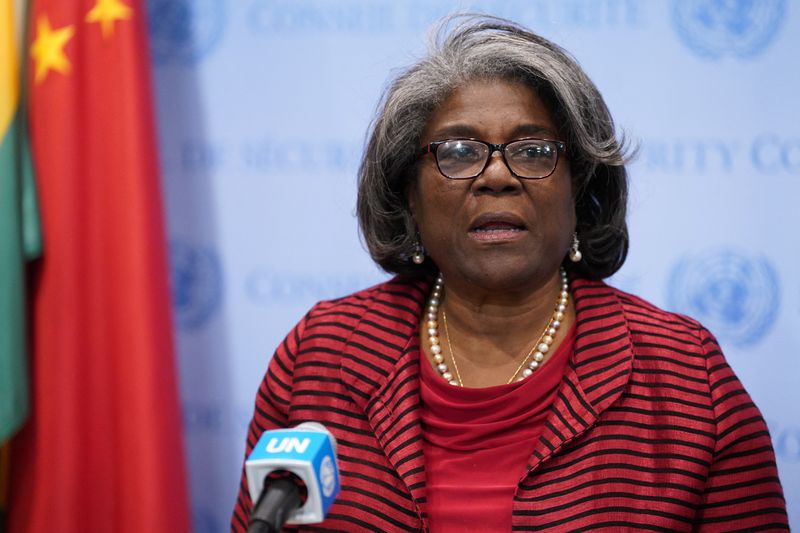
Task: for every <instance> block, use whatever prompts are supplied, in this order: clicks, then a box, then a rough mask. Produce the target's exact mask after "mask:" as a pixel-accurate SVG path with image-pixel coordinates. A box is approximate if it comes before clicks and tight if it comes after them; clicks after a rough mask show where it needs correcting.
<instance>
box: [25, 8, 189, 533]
mask: <svg viewBox="0 0 800 533" xmlns="http://www.w3.org/2000/svg"><path fill="white" fill-rule="evenodd" d="M145 25H146V18H145V9H144V5H143V4H142V2H141V1H137V0H35V1H33V2H32V5H31V9H30V31H29V33H30V38H29V44H30V48H29V55H28V61H29V63H28V66H29V70H28V72H29V77H28V91H29V106H30V107H29V121H30V134H31V144H32V150H33V159H34V166H35V170H36V178H37V187H38V191H39V200H40V209H41V219H42V233H43V238H44V254H43V260H42V263H41V265H40V266H41V268H40V271H39V272H38V275H37V277H36V279H35V281H36V292H35V296H34V301H33V324H32V327H33V342H32V348H33V350H32V351H33V354H32V361H31V389H32V390H31V394H32V405H31V411H32V416H31V419H30V420H29V422H28V423H27V425H26V426H25V427H24V429H23V431H22V432H21V434H20V435H19V437H18V438H16V439H15V440H14V442H13V448H12V468H13V473H12V481H11V483H12V485H11V491H10V492H11V496H10V502H9V505H10V509H9V519H10V523H9V525H10V531H12V532H14V533H21V532H38V531H52V530H57V531H60V532H68V533H69V532H76V533H77V532H81V533H83V532H87V531H116V532H128V531H129V532H136V533H139V532H143V531H147V532H176V531H178V532H180V531H187V530H189V529H190V526H189V518H188V515H189V513H188V503H187V493H186V488H185V484H186V478H185V467H184V462H183V444H182V439H181V424H180V414H179V409H178V395H177V386H176V378H175V370H174V367H175V360H174V353H173V342H172V334H171V321H170V314H169V311H170V307H169V292H168V281H167V259H166V250H165V240H164V224H163V216H162V210H161V200H160V191H159V175H158V161H157V156H156V146H155V139H156V131H155V127H154V121H153V105H152V97H151V85H150V73H149V61H148V53H147V42H146V40H145V35H146V30H145Z"/></svg>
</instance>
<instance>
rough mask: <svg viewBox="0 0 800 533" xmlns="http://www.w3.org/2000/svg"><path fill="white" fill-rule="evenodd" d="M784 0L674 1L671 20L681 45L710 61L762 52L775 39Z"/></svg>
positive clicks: (745, 56)
mask: <svg viewBox="0 0 800 533" xmlns="http://www.w3.org/2000/svg"><path fill="white" fill-rule="evenodd" d="M785 14H786V0H673V3H672V21H673V23H674V24H675V29H676V30H677V32H678V35H679V36H680V38H681V40H682V41H683V43H684V44H685V45H686V46H688V47H689V48H690V49H691V50H692V51H694V52H695V53H696V54H698V55H700V56H703V57H707V58H710V59H719V58H720V57H723V56H726V55H731V56H736V57H741V58H747V57H754V56H756V55H758V54H759V53H761V52H762V51H763V50H764V49H765V48H766V47H767V46H768V45H769V44H770V43H771V42H772V40H773V39H774V38H775V36H776V35H777V33H778V30H779V28H780V25H781V23H782V22H783V19H784V18H785Z"/></svg>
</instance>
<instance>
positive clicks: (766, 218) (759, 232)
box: [149, 0, 800, 533]
mask: <svg viewBox="0 0 800 533" xmlns="http://www.w3.org/2000/svg"><path fill="white" fill-rule="evenodd" d="M149 8H150V14H149V18H150V33H151V46H152V54H153V65H154V73H155V91H156V97H157V103H158V114H159V117H158V118H159V123H160V144H161V156H162V168H163V179H164V192H165V197H166V206H167V209H168V213H167V217H168V223H169V224H168V231H169V238H170V243H171V260H172V271H173V272H172V277H173V285H174V289H173V293H174V306H175V316H176V332H177V335H176V337H177V340H178V349H179V364H180V375H181V390H182V403H183V413H184V430H185V436H186V446H187V454H188V461H189V470H190V484H191V491H192V502H193V513H194V520H195V528H196V531H197V532H198V533H205V532H211V531H224V530H226V529H227V523H228V518H229V516H230V511H231V509H232V506H233V502H234V498H235V494H236V490H237V484H238V478H239V467H240V463H241V460H242V453H243V445H244V437H245V429H246V425H247V422H248V420H249V417H250V414H251V410H252V405H253V398H254V394H255V391H256V387H257V385H258V382H259V381H260V379H261V377H262V375H263V372H264V370H265V368H266V365H267V362H268V360H269V357H270V355H271V353H272V351H273V349H274V348H275V346H276V345H277V344H278V342H279V341H280V340H281V339H282V338H283V336H284V335H285V334H286V332H287V331H288V330H289V329H290V328H291V327H292V326H293V325H294V323H295V322H296V321H297V320H298V319H299V318H300V317H301V316H302V315H303V314H304V313H305V311H306V310H307V309H308V308H309V307H310V306H311V305H312V304H313V303H314V302H316V301H317V300H320V299H323V298H330V297H335V296H340V295H343V294H346V293H348V292H351V291H353V290H355V289H358V288H362V287H365V286H367V285H371V284H373V283H375V282H377V281H379V280H381V279H383V278H384V277H385V275H384V274H382V273H381V272H380V271H379V270H378V269H377V268H376V267H375V266H374V265H373V264H372V263H371V261H370V259H369V257H368V256H367V254H366V253H365V252H364V250H363V247H362V245H361V244H360V242H359V239H358V234H357V225H356V220H355V217H354V206H355V188H356V185H355V184H356V179H355V171H356V166H357V164H358V158H359V154H360V153H361V150H362V147H363V144H364V139H365V132H366V129H367V126H368V123H369V121H370V119H371V116H372V113H373V111H374V109H375V106H376V103H377V101H378V98H379V95H380V93H381V90H382V87H383V86H384V84H385V83H386V81H387V79H388V78H389V77H390V75H391V74H392V72H393V71H395V69H397V68H399V67H402V66H405V65H407V64H408V63H410V62H412V61H413V60H414V59H415V58H417V57H419V56H420V55H421V54H422V53H423V52H424V41H425V34H426V31H427V29H428V27H429V26H430V24H431V23H432V22H433V21H435V20H436V19H438V18H439V17H441V16H442V15H444V14H447V13H449V12H452V11H454V10H456V9H474V10H481V11H485V12H487V13H492V14H497V15H501V16H506V17H509V18H512V19H514V20H516V21H518V22H521V23H523V24H525V25H527V26H529V27H530V28H532V29H534V30H535V31H538V32H539V33H542V34H543V35H545V36H546V37H548V38H551V39H553V40H554V41H555V42H557V43H559V44H561V45H562V46H564V47H565V48H566V49H567V50H569V51H570V52H572V53H573V54H574V55H575V56H576V57H577V58H578V60H579V61H580V62H581V64H582V65H583V66H584V68H585V69H586V70H587V71H588V73H589V75H590V76H591V77H592V79H593V80H594V81H595V82H596V83H597V85H598V86H599V87H600V90H601V91H602V92H603V94H604V96H605V98H606V101H607V103H608V105H609V107H610V108H611V111H612V114H613V115H614V117H615V119H616V120H617V123H618V124H619V125H620V126H621V127H622V128H623V129H624V130H625V131H626V133H627V135H628V136H629V137H630V138H631V139H632V140H634V141H636V142H638V143H639V144H640V147H641V149H640V153H639V157H638V159H637V160H636V162H635V163H634V164H633V165H632V166H631V168H630V171H631V190H632V193H631V195H632V196H631V205H630V207H631V213H630V220H629V223H630V228H631V251H630V256H629V258H628V261H627V263H626V264H625V267H624V268H623V269H622V270H621V271H620V273H619V274H617V275H616V276H615V277H614V279H612V283H614V284H616V285H618V286H620V287H621V288H623V289H626V290H629V291H632V292H635V293H637V294H639V295H641V296H643V297H645V298H647V299H649V300H651V301H653V302H654V303H656V304H658V305H660V306H662V307H666V308H668V309H672V310H678V311H681V312H684V313H687V314H689V315H692V316H694V317H696V318H697V319H699V320H700V321H701V322H703V323H704V324H705V325H706V326H707V327H709V328H710V329H711V330H712V331H713V332H714V333H715V334H716V335H717V336H718V337H719V338H720V341H721V343H722V345H723V348H724V350H725V352H726V354H727V357H728V359H729V361H730V362H731V364H732V366H733V367H734V369H735V370H736V372H737V373H738V374H739V376H740V377H741V379H742V381H743V382H744V383H745V385H746V386H747V388H748V390H749V391H750V393H751V395H752V396H753V398H754V399H755V401H756V403H757V404H758V405H759V407H760V408H761V410H762V412H763V413H764V416H765V418H766V419H767V422H768V424H769V427H770V430H771V432H772V436H773V440H774V443H775V447H776V452H777V456H778V463H779V469H780V475H781V479H782V481H783V486H784V490H785V493H786V497H787V501H788V503H789V508H790V519H791V521H792V523H793V524H795V525H796V526H798V527H800V526H799V525H800V417H798V416H797V407H796V406H797V405H798V404H800V359H799V358H798V352H800V275H799V273H798V267H797V264H798V260H800V239H799V238H798V237H797V232H796V230H795V226H796V222H795V219H792V218H791V217H792V216H794V215H795V214H797V211H796V209H798V200H800V125H798V122H800V120H799V119H800V106H798V103H797V102H798V95H800V68H799V67H800V60H798V51H800V5H798V4H796V3H791V2H789V1H788V0H761V1H758V0H726V1H722V0H659V1H652V0H641V1H638V0H497V1H488V2H443V1H433V0H425V1H409V2H402V1H391V0H337V1H336V2H334V1H323V0H319V1H312V0H283V1H277V0H276V1H268V0H238V1H236V2H234V1H232V0H150V2H149Z"/></svg>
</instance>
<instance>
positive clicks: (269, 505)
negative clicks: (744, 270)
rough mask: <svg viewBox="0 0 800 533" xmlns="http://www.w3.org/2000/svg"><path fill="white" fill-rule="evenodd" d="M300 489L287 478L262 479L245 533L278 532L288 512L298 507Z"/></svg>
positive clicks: (287, 516)
mask: <svg viewBox="0 0 800 533" xmlns="http://www.w3.org/2000/svg"><path fill="white" fill-rule="evenodd" d="M300 504H301V501H300V489H298V488H297V485H296V484H295V483H294V481H292V480H291V479H289V478H282V479H277V480H270V479H269V476H267V478H266V479H264V490H262V491H261V497H260V498H259V499H258V503H256V505H255V507H253V514H252V515H250V525H249V526H248V528H247V533H279V532H280V531H281V529H283V524H285V523H286V520H287V519H288V518H289V514H290V513H291V512H292V511H294V510H295V509H297V508H298V507H300Z"/></svg>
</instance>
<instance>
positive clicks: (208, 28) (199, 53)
mask: <svg viewBox="0 0 800 533" xmlns="http://www.w3.org/2000/svg"><path fill="white" fill-rule="evenodd" d="M222 2H223V0H149V1H148V2H147V12H148V15H147V19H148V24H149V27H150V52H151V55H152V60H153V62H154V63H156V64H166V63H173V62H174V63H182V64H194V63H196V62H198V61H199V60H200V59H202V58H203V57H205V56H206V55H207V54H208V53H209V52H211V51H212V50H213V49H214V47H215V46H216V45H217V42H218V41H219V39H220V36H221V35H222V30H223V28H224V26H225V18H226V17H225V14H226V13H225V7H224V5H223V3H222Z"/></svg>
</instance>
